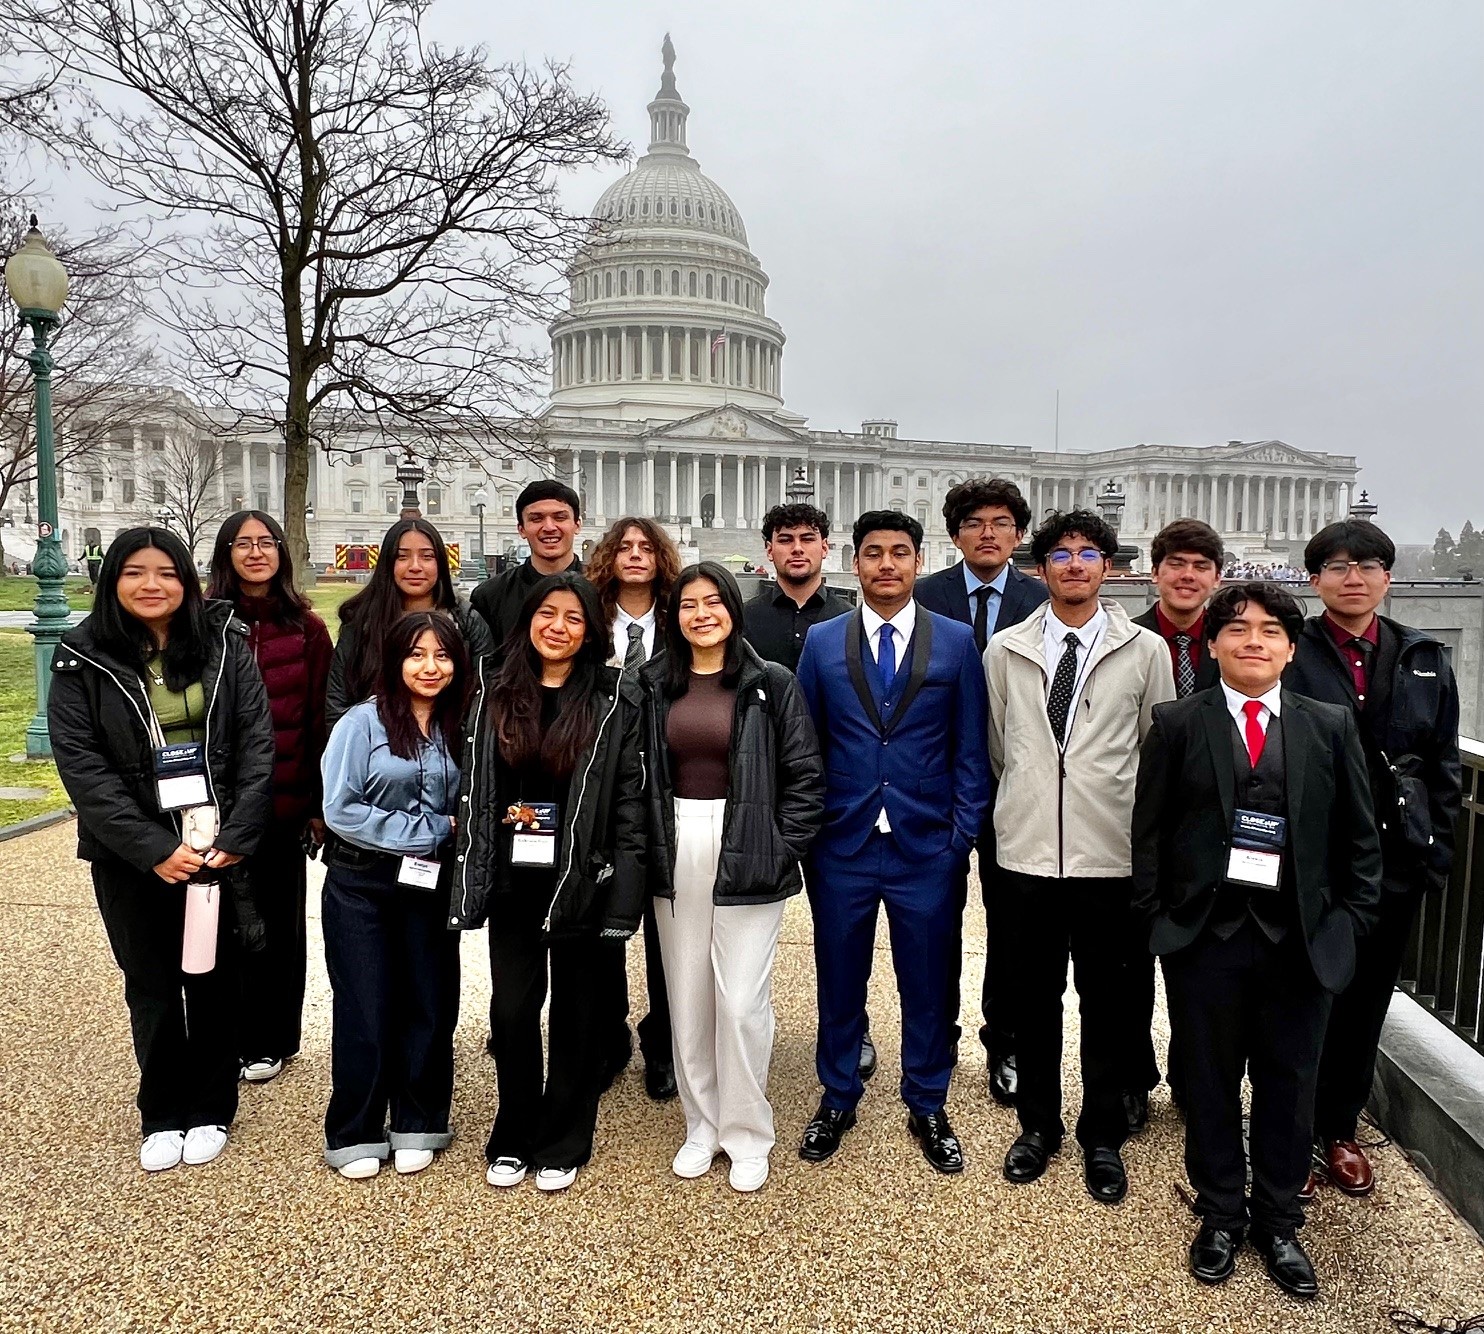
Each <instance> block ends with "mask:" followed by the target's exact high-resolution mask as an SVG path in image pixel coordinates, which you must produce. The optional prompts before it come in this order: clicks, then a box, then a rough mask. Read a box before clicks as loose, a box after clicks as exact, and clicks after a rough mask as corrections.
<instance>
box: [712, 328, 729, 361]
mask: <svg viewBox="0 0 1484 1334" xmlns="http://www.w3.org/2000/svg"><path fill="white" fill-rule="evenodd" d="M726 345H727V331H726V330H725V329H723V330H722V331H721V332H720V333H719V334H717V335H716V337H715V338H713V339H712V340H711V355H712V356H713V357H714V356H715V355H716V354H717V353H718V352H720V351H721V350H722V348H724V347H725V346H726Z"/></svg>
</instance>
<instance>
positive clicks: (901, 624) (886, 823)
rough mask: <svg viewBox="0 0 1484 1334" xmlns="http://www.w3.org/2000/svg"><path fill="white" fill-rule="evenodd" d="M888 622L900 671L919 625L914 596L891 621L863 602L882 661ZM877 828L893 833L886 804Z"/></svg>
mask: <svg viewBox="0 0 1484 1334" xmlns="http://www.w3.org/2000/svg"><path fill="white" fill-rule="evenodd" d="M888 624H889V625H890V626H891V628H892V632H893V637H892V643H891V646H892V649H893V650H894V651H895V652H896V655H897V671H899V672H900V671H901V670H902V663H903V661H904V660H905V658H906V656H907V645H908V644H909V643H911V641H912V631H913V630H914V629H915V628H916V626H917V603H916V602H915V601H914V600H913V599H912V598H908V599H907V605H906V606H905V607H903V608H902V609H901V611H899V612H898V613H897V614H896V615H895V616H893V617H892V618H891V620H890V621H887V620H885V619H884V618H883V617H882V616H880V615H879V614H878V613H876V612H874V611H872V610H871V608H870V606H869V605H868V604H866V603H864V602H863V603H861V625H862V626H863V627H864V628H865V632H866V646H867V647H868V648H869V649H870V650H871V657H872V658H873V659H874V660H875V661H877V662H880V661H881V627H882V626H883V625H888ZM876 828H877V829H879V830H880V831H881V832H882V833H883V834H889V833H891V821H890V820H888V819H887V818H886V807H885V806H883V807H882V808H881V813H880V814H879V815H878V816H877V817H876Z"/></svg>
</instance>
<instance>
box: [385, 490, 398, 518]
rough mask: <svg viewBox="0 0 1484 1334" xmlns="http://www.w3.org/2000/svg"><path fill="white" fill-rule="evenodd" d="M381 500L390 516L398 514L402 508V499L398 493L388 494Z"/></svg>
mask: <svg viewBox="0 0 1484 1334" xmlns="http://www.w3.org/2000/svg"><path fill="white" fill-rule="evenodd" d="M381 499H382V503H383V504H384V505H385V506H386V512H387V513H388V514H396V513H398V512H399V511H400V510H401V508H402V497H401V495H400V494H398V493H397V492H396V491H388V492H386V493H385V494H384V495H383V496H382V498H381Z"/></svg>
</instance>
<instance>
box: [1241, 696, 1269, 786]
mask: <svg viewBox="0 0 1484 1334" xmlns="http://www.w3.org/2000/svg"><path fill="white" fill-rule="evenodd" d="M1242 712H1243V713H1245V714H1246V715H1247V758H1248V759H1249V760H1251V761H1252V767H1253V768H1254V769H1255V768H1257V762H1258V760H1260V759H1262V748H1263V746H1264V744H1265V743H1266V742H1267V739H1268V735H1267V733H1266V732H1264V731H1263V730H1262V724H1261V723H1260V722H1258V721H1257V718H1258V715H1259V714H1260V713H1261V712H1262V701H1261V700H1260V699H1249V700H1248V701H1247V702H1246V703H1245V704H1244V705H1242Z"/></svg>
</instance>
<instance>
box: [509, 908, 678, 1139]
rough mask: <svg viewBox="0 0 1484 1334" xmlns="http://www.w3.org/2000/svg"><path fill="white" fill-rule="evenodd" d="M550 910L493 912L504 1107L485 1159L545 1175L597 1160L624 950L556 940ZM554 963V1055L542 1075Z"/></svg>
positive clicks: (550, 1036) (594, 941)
mask: <svg viewBox="0 0 1484 1334" xmlns="http://www.w3.org/2000/svg"><path fill="white" fill-rule="evenodd" d="M544 906H545V905H544V904H538V905H534V906H533V905H531V904H528V903H522V902H520V901H515V902H497V903H496V904H495V906H494V908H493V910H492V911H491V913H490V920H489V927H488V930H489V938H490V960H491V963H492V965H493V972H492V974H491V977H490V981H491V984H492V988H493V994H492V996H491V999H490V1011H491V1015H492V1017H493V1020H494V1032H493V1038H494V1053H495V1083H496V1086H497V1088H498V1090H499V1096H500V1101H499V1107H498V1109H497V1112H496V1115H495V1124H494V1126H493V1128H492V1129H491V1130H490V1137H489V1141H488V1143H487V1144H486V1145H485V1157H486V1159H487V1160H488V1161H489V1162H494V1161H495V1159H496V1158H519V1159H521V1160H522V1161H523V1162H526V1163H530V1164H531V1165H532V1166H534V1167H538V1168H540V1167H558V1168H568V1167H581V1166H582V1165H583V1164H584V1163H586V1162H587V1161H588V1159H589V1158H591V1157H592V1153H593V1132H594V1130H595V1129H596V1128H597V1124H598V1098H599V1096H600V1095H601V1093H602V1080H603V1074H604V1069H605V1067H604V1057H605V1055H606V1052H605V1048H604V1042H605V1040H611V1036H612V1034H611V1028H612V1022H613V1012H612V956H613V946H614V944H615V942H613V941H611V940H600V939H598V938H597V937H594V936H579V937H576V938H573V939H564V940H554V941H548V940H547V939H546V938H545V937H544V936H543V935H542V933H541V909H542V908H544ZM657 953H658V951H656V954H657ZM548 963H549V965H550V970H551V1010H550V1013H549V1014H548V1016H547V1047H548V1052H549V1056H548V1059H547V1062H546V1069H545V1072H544V1076H543V1069H542V1064H543V1063H542V1059H541V1007H542V1005H543V1004H544V1003H545V1001H546V987H547V967H548Z"/></svg>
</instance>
